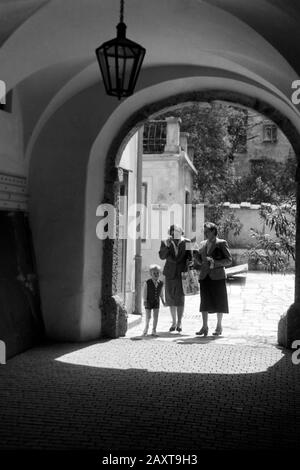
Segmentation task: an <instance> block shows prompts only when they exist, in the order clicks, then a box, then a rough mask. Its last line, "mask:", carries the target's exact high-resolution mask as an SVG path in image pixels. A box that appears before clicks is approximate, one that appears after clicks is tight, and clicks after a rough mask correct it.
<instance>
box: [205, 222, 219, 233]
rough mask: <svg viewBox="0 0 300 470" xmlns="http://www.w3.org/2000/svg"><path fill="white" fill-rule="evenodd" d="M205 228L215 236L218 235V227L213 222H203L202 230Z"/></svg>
mask: <svg viewBox="0 0 300 470" xmlns="http://www.w3.org/2000/svg"><path fill="white" fill-rule="evenodd" d="M206 228H207V229H208V230H210V231H211V232H214V234H215V235H216V236H217V235H218V227H217V226H216V224H214V223H213V222H205V224H204V229H206Z"/></svg>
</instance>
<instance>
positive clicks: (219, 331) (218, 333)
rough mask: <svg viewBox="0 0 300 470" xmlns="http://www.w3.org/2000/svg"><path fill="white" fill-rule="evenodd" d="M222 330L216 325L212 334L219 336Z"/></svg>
mask: <svg viewBox="0 0 300 470" xmlns="http://www.w3.org/2000/svg"><path fill="white" fill-rule="evenodd" d="M222 331H223V329H222V327H220V328H218V327H217V328H216V330H215V332H214V333H213V336H221V334H222Z"/></svg>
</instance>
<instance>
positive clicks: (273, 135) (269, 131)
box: [263, 124, 277, 142]
mask: <svg viewBox="0 0 300 470" xmlns="http://www.w3.org/2000/svg"><path fill="white" fill-rule="evenodd" d="M263 142H277V126H275V124H263Z"/></svg>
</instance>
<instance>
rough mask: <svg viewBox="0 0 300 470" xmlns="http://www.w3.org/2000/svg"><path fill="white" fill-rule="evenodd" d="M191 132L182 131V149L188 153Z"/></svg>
mask: <svg viewBox="0 0 300 470" xmlns="http://www.w3.org/2000/svg"><path fill="white" fill-rule="evenodd" d="M189 135H190V134H189V133H188V132H180V137H179V139H180V147H181V149H182V150H183V151H184V152H185V153H186V154H187V153H188V138H189Z"/></svg>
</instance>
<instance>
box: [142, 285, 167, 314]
mask: <svg viewBox="0 0 300 470" xmlns="http://www.w3.org/2000/svg"><path fill="white" fill-rule="evenodd" d="M163 285H164V283H163V282H162V281H161V280H158V281H157V282H155V281H153V279H148V280H147V281H146V282H145V287H144V305H145V308H146V309H152V308H159V299H160V295H161V292H162V288H163Z"/></svg>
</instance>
